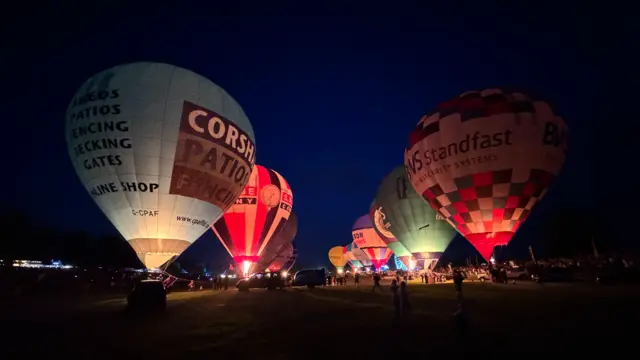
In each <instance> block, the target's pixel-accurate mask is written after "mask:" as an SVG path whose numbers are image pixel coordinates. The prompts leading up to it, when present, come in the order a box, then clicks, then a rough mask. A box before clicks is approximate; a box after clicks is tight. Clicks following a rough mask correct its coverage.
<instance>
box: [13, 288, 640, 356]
mask: <svg viewBox="0 0 640 360" xmlns="http://www.w3.org/2000/svg"><path fill="white" fill-rule="evenodd" d="M384 290H385V292H384V293H372V292H371V288H370V287H369V286H364V285H363V286H361V287H360V288H356V287H354V286H345V287H330V288H317V289H313V290H307V289H297V288H296V289H287V290H286V291H265V290H252V291H251V292H248V293H246V292H238V291H236V290H235V289H233V290H232V289H230V290H228V291H217V292H214V291H211V290H209V291H199V292H191V293H189V292H183V293H172V294H169V296H168V307H167V310H166V311H165V312H164V313H161V314H155V315H148V316H132V315H130V314H126V313H124V311H123V307H124V301H123V300H122V298H121V297H113V296H111V297H88V296H87V297H81V298H79V297H76V298H56V299H46V301H45V299H40V300H30V301H22V302H20V303H18V304H4V305H3V306H2V312H1V313H0V315H1V316H2V324H3V328H4V330H5V331H3V337H2V340H3V343H4V345H3V346H2V347H3V352H5V353H6V352H7V351H8V352H9V353H13V354H16V355H18V354H20V355H22V356H27V355H31V354H36V353H40V354H46V355H48V356H53V355H55V356H65V355H66V356H70V357H71V358H91V359H94V358H110V359H114V358H121V359H122V358H127V359H129V358H132V356H134V355H139V356H143V357H144V358H149V359H162V358H176V357H179V358H180V359H190V358H200V357H201V356H203V355H204V356H216V357H218V356H228V359H252V358H256V359H258V358H259V359H289V358H298V359H300V358H301V357H302V356H306V357H308V358H314V359H315V358H319V356H323V357H326V356H331V357H332V358H333V357H336V358H337V357H340V358H354V357H355V358H359V359H378V358H387V359H388V358H389V356H399V355H404V354H409V355H411V354H415V355H417V356H423V357H424V356H427V357H428V356H430V355H434V354H445V355H447V356H449V355H452V354H454V355H456V354H463V353H477V354H484V355H492V354H493V355H495V354H496V352H500V353H517V354H525V353H529V352H536V353H543V354H547V355H553V354H556V353H576V352H578V353H586V351H605V349H606V350H607V351H608V354H609V355H611V354H612V353H611V351H613V352H614V353H618V352H619V353H621V354H622V353H625V352H627V351H630V350H629V349H630V348H633V347H635V345H636V344H635V343H634V341H633V340H635V336H636V333H637V331H636V330H635V329H636V328H637V327H638V319H639V318H638V311H637V305H638V300H640V287H637V286H634V287H631V286H613V287H598V286H595V285H580V284H546V285H545V286H543V287H540V286H539V285H536V284H533V283H518V284H516V285H512V284H509V285H499V284H490V283H487V284H480V283H465V285H464V294H465V300H464V301H465V306H466V309H467V312H468V315H469V323H470V326H469V328H468V331H466V332H461V331H459V329H457V328H456V326H455V324H454V321H453V316H452V314H453V311H454V310H455V306H456V305H455V293H454V291H453V286H452V285H450V284H445V285H429V286H427V285H421V284H411V285H410V286H409V291H410V293H411V302H412V306H413V310H414V313H413V315H412V316H411V317H410V318H408V319H404V320H402V321H394V320H393V309H392V304H391V295H390V293H389V292H388V289H387V288H386V287H385V289H384ZM456 356H457V355H456Z"/></svg>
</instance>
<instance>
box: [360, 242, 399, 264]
mask: <svg viewBox="0 0 640 360" xmlns="http://www.w3.org/2000/svg"><path fill="white" fill-rule="evenodd" d="M362 250H363V251H364V253H365V254H367V256H368V257H369V259H370V260H371V263H372V264H373V266H375V267H376V269H380V267H381V266H383V265H386V264H387V261H389V258H390V257H391V255H393V251H391V249H389V248H388V247H386V246H385V247H369V248H363V249H362Z"/></svg>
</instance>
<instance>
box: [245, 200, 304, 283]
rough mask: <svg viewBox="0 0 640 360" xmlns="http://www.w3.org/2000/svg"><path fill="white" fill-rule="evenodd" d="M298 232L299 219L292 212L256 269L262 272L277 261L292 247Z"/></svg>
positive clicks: (268, 244) (263, 253) (268, 245)
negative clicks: (276, 259)
mask: <svg viewBox="0 0 640 360" xmlns="http://www.w3.org/2000/svg"><path fill="white" fill-rule="evenodd" d="M297 232H298V217H297V216H296V214H295V213H294V212H293V211H292V212H291V214H290V215H289V219H288V220H287V222H286V223H285V224H284V226H283V227H282V229H281V230H280V231H279V232H278V233H277V234H276V235H275V236H273V238H272V239H271V241H269V243H267V245H266V246H265V247H264V251H263V252H262V255H260V259H259V260H258V262H257V265H256V266H255V269H257V270H262V269H264V268H266V267H267V266H268V265H269V264H271V263H272V262H273V261H275V258H276V257H278V256H279V255H280V253H282V252H283V251H284V249H285V248H286V247H288V246H290V245H291V242H292V241H293V238H295V237H296V233H297Z"/></svg>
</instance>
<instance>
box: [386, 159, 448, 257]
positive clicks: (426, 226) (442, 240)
mask: <svg viewBox="0 0 640 360" xmlns="http://www.w3.org/2000/svg"><path fill="white" fill-rule="evenodd" d="M375 203H376V204H377V206H378V209H377V211H378V212H380V213H382V214H384V215H381V216H384V217H385V219H386V220H388V222H389V230H390V231H391V233H393V234H394V235H395V236H396V238H397V239H398V242H399V243H400V244H402V245H403V247H404V248H406V249H407V251H408V252H409V254H407V253H404V252H403V253H401V254H400V256H403V257H404V256H410V255H413V256H414V257H415V258H416V259H418V260H431V259H439V258H440V256H441V255H442V253H443V252H444V251H445V250H446V249H447V246H449V244H450V243H451V241H452V240H453V237H454V236H455V229H454V228H453V227H451V225H449V223H447V222H446V221H445V218H444V217H443V216H441V215H438V213H437V212H436V211H435V210H433V209H432V208H431V207H430V206H429V204H427V203H426V202H425V201H424V200H423V199H422V197H421V196H420V195H418V193H416V192H415V190H414V189H413V187H412V186H411V184H410V183H409V180H408V177H407V173H406V172H405V169H404V166H398V167H396V168H395V169H393V171H391V173H389V174H388V175H387V176H385V177H384V179H382V181H381V183H380V186H379V187H378V192H377V194H376V200H375ZM390 247H391V246H390Z"/></svg>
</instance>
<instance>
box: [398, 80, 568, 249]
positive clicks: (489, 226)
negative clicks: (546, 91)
mask: <svg viewBox="0 0 640 360" xmlns="http://www.w3.org/2000/svg"><path fill="white" fill-rule="evenodd" d="M566 137H567V126H566V124H565V122H564V121H563V120H562V118H560V117H559V116H558V115H556V114H555V113H554V111H553V110H552V108H551V107H550V106H549V104H547V103H546V102H543V101H539V100H536V99H534V98H532V97H530V96H528V95H525V94H523V93H521V92H513V91H506V90H501V89H487V90H482V91H471V92H467V93H464V94H462V95H460V96H459V97H457V98H454V99H452V100H450V101H447V102H445V103H442V104H440V105H439V106H438V108H437V109H436V110H435V111H433V112H430V113H427V114H426V115H425V116H423V117H422V118H421V119H420V121H419V122H418V125H417V126H416V128H415V129H414V130H413V132H412V133H411V135H410V137H409V146H408V148H407V149H406V150H405V167H406V171H407V173H408V175H409V179H410V181H411V184H412V185H413V187H414V189H415V190H416V191H417V193H418V194H420V195H421V196H422V197H423V198H424V199H425V201H427V202H428V203H429V204H430V205H431V207H433V209H435V210H436V211H438V212H439V213H440V214H441V215H443V216H444V217H445V218H446V219H447V221H448V222H449V223H450V224H451V225H452V226H453V227H455V228H456V229H457V230H458V232H460V234H462V235H464V236H465V237H466V238H467V240H469V242H471V244H473V245H474V246H475V247H476V249H477V250H478V251H479V252H480V254H481V255H482V256H483V257H484V258H485V259H487V260H488V259H489V257H490V256H491V252H492V250H493V247H494V246H495V245H506V244H507V243H508V242H509V241H510V240H511V238H512V237H513V234H514V233H515V232H516V231H517V230H518V228H519V227H520V225H521V224H522V222H523V221H524V220H525V219H526V218H527V216H528V215H529V213H530V211H531V209H532V208H533V206H534V205H535V204H536V202H537V201H539V200H540V199H541V198H542V197H543V196H544V194H545V192H546V189H547V187H548V185H549V184H550V183H551V182H552V181H553V180H554V178H555V177H556V175H557V174H558V172H559V171H560V168H561V167H562V164H563V163H564V159H565V151H566Z"/></svg>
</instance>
